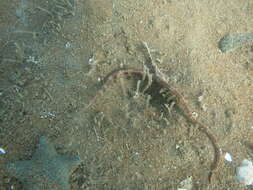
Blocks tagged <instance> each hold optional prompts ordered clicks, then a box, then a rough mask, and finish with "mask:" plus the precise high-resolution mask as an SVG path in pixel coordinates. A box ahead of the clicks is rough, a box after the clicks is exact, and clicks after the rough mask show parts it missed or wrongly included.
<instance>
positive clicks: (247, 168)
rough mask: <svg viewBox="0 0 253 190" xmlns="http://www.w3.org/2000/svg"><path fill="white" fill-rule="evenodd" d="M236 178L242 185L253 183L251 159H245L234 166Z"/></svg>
mask: <svg viewBox="0 0 253 190" xmlns="http://www.w3.org/2000/svg"><path fill="white" fill-rule="evenodd" d="M236 179H237V180H238V181H239V182H240V183H242V184H244V185H252V184H253V163H252V162H251V161H249V160H246V159H245V160H243V161H242V163H241V164H240V166H238V167H237V168H236Z"/></svg>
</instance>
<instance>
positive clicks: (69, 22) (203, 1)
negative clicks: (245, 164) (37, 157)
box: [0, 0, 253, 190]
mask: <svg viewBox="0 0 253 190" xmlns="http://www.w3.org/2000/svg"><path fill="white" fill-rule="evenodd" d="M72 3H73V1H69V3H66V1H63V0H54V1H53V0H52V1H41V0H12V1H9V0H1V2H0V147H1V148H4V150H5V151H6V154H1V155H0V189H1V190H2V189H8V186H11V185H13V186H15V189H22V185H20V184H19V183H18V181H17V179H13V177H12V176H11V175H10V174H9V173H8V172H7V171H6V169H5V168H4V165H5V164H6V163H10V162H13V161H17V160H29V159H30V158H31V156H32V154H33V153H34V151H35V149H36V146H37V144H38V139H39V137H40V136H43V135H44V136H47V137H48V138H49V139H50V140H51V141H52V143H53V144H54V145H55V147H56V150H57V151H58V153H59V154H76V155H79V156H80V158H81V159H82V164H81V165H79V166H78V168H76V170H74V171H73V173H72V175H71V177H70V179H69V182H70V184H71V189H72V190H79V189H80V190H83V189H89V190H93V189H159V190H160V189H172V190H174V189H179V188H180V187H181V186H182V185H180V183H181V182H182V181H184V180H185V179H189V178H190V179H191V180H190V181H191V184H192V188H188V189H193V190H195V189H200V190H214V189H215V190H238V189H252V187H248V188H246V187H244V186H243V185H241V184H239V183H238V182H237V181H236V180H235V167H236V166H237V165H238V164H239V163H240V162H241V161H242V160H243V159H245V158H247V159H250V160H253V138H252V137H253V87H252V84H253V83H252V81H253V43H249V44H246V45H244V46H242V47H241V48H238V49H235V50H234V51H230V52H221V51H220V50H219V47H218V42H219V41H220V39H221V38H223V37H224V36H225V35H227V34H244V33H253V14H252V13H253V1H251V0H242V1H238V0H229V1H228V0H212V1H210V0H191V1H187V0H75V1H74V7H72V6H71V5H73V4H72ZM59 6H60V8H59ZM143 42H146V43H147V44H148V47H149V48H150V51H151V55H152V57H153V60H154V62H155V64H156V65H157V67H158V68H159V70H160V71H161V72H162V73H163V74H164V76H166V80H167V82H168V83H169V84H170V85H171V86H173V87H174V88H175V89H177V90H178V91H179V92H180V93H181V94H182V95H183V96H184V98H185V99H186V101H187V104H188V105H189V107H190V108H191V109H192V110H194V111H195V112H196V113H198V120H199V121H201V122H202V123H204V124H205V125H206V126H207V127H208V128H209V130H210V131H211V133H212V134H213V135H214V136H215V137H216V139H217V143H218V144H219V146H220V147H221V149H222V151H223V153H225V152H229V153H230V154H231V155H232V156H233V163H229V162H227V161H226V160H224V158H222V160H221V163H220V164H219V169H218V171H217V172H216V173H215V176H214V180H213V181H212V183H208V181H207V175H208V172H209V171H210V165H211V163H212V160H213V148H212V145H211V143H210V141H209V140H208V138H207V137H206V136H205V134H203V133H202V132H201V131H199V130H198V129H197V127H196V126H194V125H190V124H189V123H187V121H186V120H185V119H184V118H183V116H182V115H181V114H180V113H176V112H175V113H172V114H167V115H166V114H164V115H161V114H160V115H159V116H157V115H155V114H154V113H155V112H158V113H159V109H158V110H157V108H154V107H152V106H150V105H149V106H147V98H148V97H147V94H142V93H141V92H140V95H139V96H138V97H133V96H127V95H126V92H125V91H124V89H127V91H128V93H127V94H134V93H135V91H136V84H137V81H136V80H134V79H132V80H130V81H129V80H125V79H124V77H122V78H121V79H116V80H115V81H114V82H113V83H111V84H110V85H108V86H107V88H106V89H105V90H104V91H103V92H102V93H101V91H100V89H101V80H102V79H103V78H104V77H105V76H106V75H107V74H108V73H110V72H111V71H113V70H115V69H119V68H122V67H123V68H134V69H142V68H143V65H145V64H146V57H145V54H146V53H147V52H146V50H145V48H143V46H142V43H143ZM122 89H123V90H122ZM95 95H97V98H96V99H95V101H92V104H91V106H90V107H89V108H87V105H89V104H90V102H91V100H92V99H93V97H94V96H95ZM151 98H152V99H155V98H156V97H151Z"/></svg>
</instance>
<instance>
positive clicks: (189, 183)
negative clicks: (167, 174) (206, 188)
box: [177, 176, 193, 190]
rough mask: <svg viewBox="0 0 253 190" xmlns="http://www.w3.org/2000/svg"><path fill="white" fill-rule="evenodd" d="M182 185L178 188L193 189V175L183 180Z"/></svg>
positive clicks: (179, 189)
mask: <svg viewBox="0 0 253 190" xmlns="http://www.w3.org/2000/svg"><path fill="white" fill-rule="evenodd" d="M179 186H180V187H179V188H178V189H177V190H192V188H193V184H192V176H189V177H187V178H186V179H184V180H183V181H181V182H180V185H179Z"/></svg>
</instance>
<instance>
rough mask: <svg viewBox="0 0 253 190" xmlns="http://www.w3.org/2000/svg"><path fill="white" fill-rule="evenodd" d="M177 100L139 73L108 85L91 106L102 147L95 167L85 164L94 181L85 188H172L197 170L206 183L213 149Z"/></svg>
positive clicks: (87, 182)
mask: <svg viewBox="0 0 253 190" xmlns="http://www.w3.org/2000/svg"><path fill="white" fill-rule="evenodd" d="M138 81H140V82H138ZM147 86H148V87H147ZM174 100H175V99H173V97H172V96H171V94H170V92H169V91H166V90H164V89H163V88H162V86H161V85H159V83H157V82H155V81H153V82H152V83H148V80H144V81H143V80H142V78H141V77H139V76H135V77H134V76H126V77H125V76H121V77H120V78H117V79H116V80H113V81H111V83H110V84H109V83H107V85H106V88H105V89H104V90H103V92H102V93H98V94H97V96H96V97H95V101H94V102H93V104H92V105H91V107H90V110H91V111H92V112H91V113H93V114H94V123H93V125H92V127H91V128H92V130H93V131H94V138H96V139H97V141H98V144H100V146H101V151H98V152H97V153H96V156H95V157H96V158H93V159H91V158H90V159H89V158H88V160H89V164H88V163H87V166H88V165H92V166H94V167H95V168H90V167H87V166H86V169H85V173H86V174H87V175H88V176H89V178H90V179H93V182H91V181H89V180H86V181H85V182H83V186H85V187H89V188H90V189H95V187H96V188H98V189H103V188H105V187H106V188H107V189H108V188H109V189H110V188H111V189H117V188H120V187H122V188H123V187H124V188H126V187H129V188H134V189H144V188H146V187H149V188H151V189H152V188H158V189H162V188H170V189H173V188H176V187H177V185H178V184H179V183H180V181H177V180H178V179H181V178H182V176H185V178H187V176H188V175H192V173H193V172H192V171H193V170H194V175H195V176H193V178H194V179H195V178H196V179H198V180H196V182H197V183H199V182H200V184H201V183H202V184H203V182H204V183H205V182H206V180H207V175H208V172H209V169H210V168H209V167H210V162H211V161H212V158H213V155H212V151H210V150H211V149H212V147H211V145H210V143H209V141H208V140H207V139H206V137H205V135H203V134H202V133H200V132H199V131H198V130H196V128H194V127H192V126H190V125H189V124H188V123H187V121H186V119H185V118H184V117H183V115H182V113H181V111H180V110H179V109H178V108H177V106H176V105H174V103H173V102H174ZM93 156H94V155H93ZM95 160H96V161H95ZM95 163H96V164H95ZM95 165H96V166H95ZM98 166H99V168H98ZM96 168H97V169H96ZM187 171H191V172H190V173H189V172H187ZM95 176H96V178H95ZM100 182H103V183H100ZM199 186H200V185H199Z"/></svg>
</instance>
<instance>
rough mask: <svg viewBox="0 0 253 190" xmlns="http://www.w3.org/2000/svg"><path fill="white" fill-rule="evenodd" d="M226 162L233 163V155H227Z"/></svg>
mask: <svg viewBox="0 0 253 190" xmlns="http://www.w3.org/2000/svg"><path fill="white" fill-rule="evenodd" d="M225 160H227V161H228V162H232V161H233V158H232V156H231V154H229V153H228V152H226V153H225Z"/></svg>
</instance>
